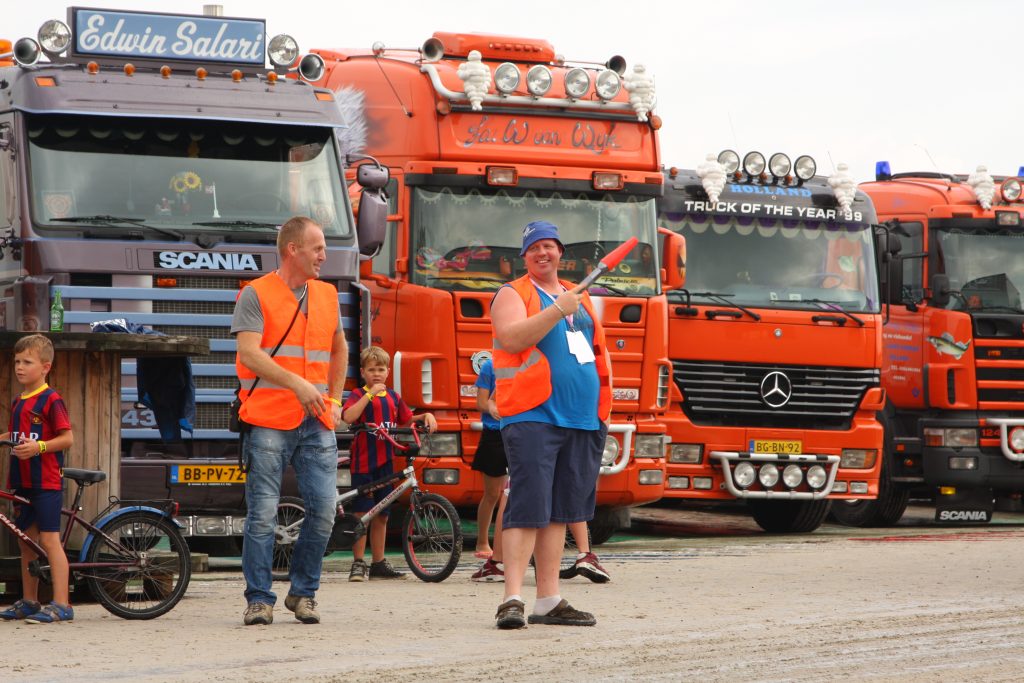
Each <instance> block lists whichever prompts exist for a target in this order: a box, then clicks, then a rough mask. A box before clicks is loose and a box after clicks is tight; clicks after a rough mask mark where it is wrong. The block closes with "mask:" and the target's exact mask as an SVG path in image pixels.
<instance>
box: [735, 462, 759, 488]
mask: <svg viewBox="0 0 1024 683" xmlns="http://www.w3.org/2000/svg"><path fill="white" fill-rule="evenodd" d="M732 478H733V479H735V480H736V485H737V486H739V487H740V488H741V489H745V488H747V487H748V486H750V485H751V484H753V483H754V479H755V478H757V470H755V469H754V466H753V465H751V464H750V463H749V462H741V463H739V464H738V465H736V469H735V470H733V472H732Z"/></svg>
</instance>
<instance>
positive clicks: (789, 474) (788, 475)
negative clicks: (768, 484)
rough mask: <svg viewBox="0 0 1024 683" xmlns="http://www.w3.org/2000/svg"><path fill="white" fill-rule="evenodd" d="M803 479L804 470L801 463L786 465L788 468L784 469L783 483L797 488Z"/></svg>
mask: <svg viewBox="0 0 1024 683" xmlns="http://www.w3.org/2000/svg"><path fill="white" fill-rule="evenodd" d="M803 480H804V472H803V470H801V469H800V465H786V469H784V470H782V483H783V484H785V485H786V486H787V487H788V488H791V489H795V488H796V487H797V486H799V485H800V482H802V481H803Z"/></svg>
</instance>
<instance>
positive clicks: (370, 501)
mask: <svg viewBox="0 0 1024 683" xmlns="http://www.w3.org/2000/svg"><path fill="white" fill-rule="evenodd" d="M394 472H395V468H394V465H393V464H392V463H391V461H388V462H386V463H384V464H383V465H380V466H379V467H377V468H376V469H374V470H370V471H369V472H367V473H365V474H356V473H355V472H353V473H352V488H359V487H360V486H362V485H363V484H369V483H370V482H371V481H374V480H376V479H383V478H384V477H387V476H390V475H392V474H394ZM394 490H395V485H394V483H391V484H387V485H386V486H382V487H380V488H379V489H377V490H376V491H371V492H370V493H368V494H366V495H365V496H359V497H358V498H356V499H355V500H353V501H352V503H351V510H349V512H355V513H357V514H363V513H365V512H369V511H370V510H371V509H373V506H374V505H376V504H377V503H379V502H381V501H382V500H384V498H385V496H387V495H388V494H389V493H391V492H392V491H394ZM380 515H381V517H387V515H388V510H387V509H385V510H381V512H380Z"/></svg>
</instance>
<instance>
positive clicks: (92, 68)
mask: <svg viewBox="0 0 1024 683" xmlns="http://www.w3.org/2000/svg"><path fill="white" fill-rule="evenodd" d="M85 70H86V71H88V72H89V73H91V74H98V73H99V72H100V65H99V63H98V62H89V63H88V64H86V65H85Z"/></svg>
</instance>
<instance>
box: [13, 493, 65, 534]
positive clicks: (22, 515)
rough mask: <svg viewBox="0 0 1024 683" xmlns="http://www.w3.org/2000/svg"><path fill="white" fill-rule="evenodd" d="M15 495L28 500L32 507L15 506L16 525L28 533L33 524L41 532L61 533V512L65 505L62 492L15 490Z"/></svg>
mask: <svg viewBox="0 0 1024 683" xmlns="http://www.w3.org/2000/svg"><path fill="white" fill-rule="evenodd" d="M14 493H15V495H18V496H21V497H22V498H27V499H28V500H29V501H30V502H31V503H32V504H31V505H17V504H15V511H14V514H15V518H14V524H15V525H16V526H17V527H18V528H19V529H21V530H22V531H28V528H29V527H30V526H32V525H33V524H35V525H36V529H38V530H39V531H60V510H61V508H62V507H63V505H64V494H63V492H61V491H48V490H44V489H15V490H14Z"/></svg>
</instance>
